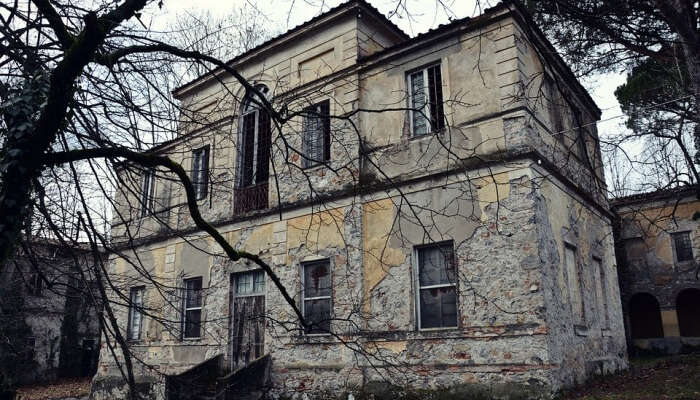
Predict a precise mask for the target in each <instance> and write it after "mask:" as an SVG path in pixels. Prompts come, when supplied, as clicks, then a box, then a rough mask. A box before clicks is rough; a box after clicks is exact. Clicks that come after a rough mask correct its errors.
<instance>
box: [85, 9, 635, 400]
mask: <svg viewBox="0 0 700 400" xmlns="http://www.w3.org/2000/svg"><path fill="white" fill-rule="evenodd" d="M228 65H229V66H230V68H233V69H234V70H235V71H237V72H238V73H240V74H241V76H243V77H245V78H246V79H247V80H248V82H250V83H251V85H252V87H254V88H255V90H248V91H247V90H246V89H245V88H244V87H243V86H242V85H241V84H240V82H238V81H237V80H236V79H235V77H233V76H231V74H230V73H229V72H228V71H226V70H225V69H222V68H219V69H216V70H215V71H213V72H212V73H211V74H207V75H205V76H201V77H200V78H198V79H196V80H194V81H193V82H190V83H188V84H186V85H184V86H183V87H180V88H179V89H177V90H176V91H175V92H174V95H175V97H176V98H177V99H178V100H179V101H180V104H181V108H182V116H181V121H180V125H179V126H180V128H179V132H178V137H177V138H176V139H175V140H172V141H169V142H166V143H163V144H161V145H159V146H157V147H155V148H154V149H152V150H151V154H158V155H165V156H168V157H170V158H171V159H173V160H175V161H176V162H179V163H181V165H182V166H183V167H184V168H185V169H186V170H189V171H191V179H192V182H193V186H194V195H195V197H196V202H197V205H198V207H199V210H200V211H201V213H202V215H203V217H204V219H205V220H207V221H209V222H210V223H211V224H212V225H213V226H215V227H216V228H217V229H218V231H219V232H221V233H222V234H223V235H224V237H225V238H226V239H227V241H228V242H229V243H230V244H231V245H232V246H233V247H234V248H236V249H241V250H245V251H247V252H249V253H251V254H254V255H257V256H259V257H260V258H261V259H262V260H263V261H264V262H265V263H267V264H268V265H269V266H270V267H271V268H272V270H273V272H274V274H275V276H276V277H278V278H279V280H280V282H281V285H282V286H283V287H284V288H285V289H286V291H287V292H288V293H289V294H290V296H291V297H292V298H293V300H294V303H295V304H296V306H298V308H299V310H300V312H301V313H302V314H303V316H304V320H305V322H306V323H307V325H306V326H302V325H301V324H300V321H299V318H298V317H297V316H296V314H295V313H294V311H293V308H292V307H291V306H290V305H289V304H288V302H286V301H285V299H284V298H283V296H282V295H281V293H280V290H279V288H278V287H277V286H276V285H275V284H274V281H273V280H271V278H270V276H268V275H267V274H265V273H263V272H262V270H260V269H259V267H258V266H257V265H256V264H255V263H253V262H247V261H243V260H239V261H235V262H234V261H231V260H230V259H229V258H227V257H226V256H225V255H224V253H223V252H222V250H221V249H220V248H219V246H218V245H217V244H216V243H215V242H214V241H213V240H212V238H211V237H210V236H208V235H206V234H204V233H203V232H201V231H200V230H198V229H197V228H196V227H195V225H194V223H193V221H192V218H191V214H190V212H189V209H188V204H187V198H186V193H185V190H184V189H183V186H182V184H181V183H180V182H178V181H177V179H174V176H173V175H172V174H170V173H168V172H166V171H164V170H161V169H156V170H144V169H142V168H139V167H137V166H134V165H130V164H125V165H124V166H123V168H122V170H121V171H119V172H120V179H121V180H122V182H121V183H122V186H121V187H120V191H119V193H118V194H117V198H116V202H117V204H118V206H117V210H116V212H115V216H116V218H115V220H114V221H113V228H112V229H113V231H112V234H113V237H114V238H115V240H116V241H119V240H121V241H122V243H123V251H122V254H123V255H124V257H115V258H114V259H113V260H112V265H111V268H112V270H111V271H110V272H111V274H112V275H113V276H119V277H120V278H121V280H120V282H122V283H123V284H124V287H125V288H126V290H125V293H126V295H125V296H130V299H131V307H122V308H121V310H120V313H119V314H118V317H119V318H120V321H122V322H123V328H124V332H123V333H124V336H125V337H126V338H128V340H130V341H131V349H132V352H133V353H134V356H135V357H136V358H137V359H138V362H136V363H135V373H136V376H137V381H138V382H141V383H143V384H144V385H145V386H147V387H150V389H148V390H151V391H152V392H151V394H150V395H151V396H156V397H160V396H165V389H164V382H165V381H166V380H167V379H166V377H168V376H176V375H178V374H182V373H186V372H187V371H188V370H190V369H191V368H193V367H196V366H198V365H201V363H203V362H205V361H207V360H210V359H212V358H213V357H217V356H220V357H219V360H221V359H223V360H225V364H226V365H225V368H224V371H223V372H222V374H225V373H227V372H228V371H235V370H237V369H239V368H241V367H242V366H245V365H247V364H248V363H250V362H251V361H252V360H255V359H259V358H260V357H262V356H264V355H268V354H269V355H270V357H269V360H270V365H271V371H270V380H271V387H270V388H269V390H270V392H269V393H270V394H275V395H301V394H304V393H308V394H310V395H313V394H316V395H318V394H321V393H325V394H331V395H333V396H341V395H343V394H344V393H348V392H361V391H368V390H372V389H373V388H374V389H376V388H377V387H378V386H387V385H394V387H401V388H407V389H409V390H419V389H420V390H442V389H446V388H453V390H464V391H466V392H468V391H470V390H480V391H486V392H487V393H490V395H492V396H507V395H508V393H511V394H512V395H513V396H516V395H520V396H523V395H524V394H525V393H528V396H533V397H539V396H541V397H547V396H549V395H551V393H553V392H555V391H557V390H559V389H562V388H564V387H567V386H571V385H573V384H575V383H577V382H582V381H583V380H585V379H586V378H587V377H589V376H591V375H592V374H596V373H607V372H610V371H615V370H618V369H621V368H626V366H627V359H626V343H625V334H624V327H623V318H622V309H621V305H620V299H619V290H618V285H617V268H616V261H615V254H614V248H613V237H612V225H611V220H612V216H611V213H610V211H609V207H608V204H607V200H606V197H605V183H604V179H603V173H602V166H601V157H600V149H599V145H598V137H597V132H596V129H595V122H596V121H597V120H598V119H599V118H600V110H599V109H598V108H597V107H596V105H595V103H594V102H593V100H592V99H591V97H590V96H589V95H588V94H587V92H586V91H585V89H584V88H583V87H582V86H581V85H580V84H579V83H578V82H577V80H576V79H575V77H574V75H573V74H572V72H571V71H570V70H569V69H568V68H567V66H566V65H565V63H564V62H563V61H562V59H561V58H560V57H559V56H558V55H557V54H556V51H555V50H554V48H553V47H552V46H551V44H549V43H548V42H547V40H546V39H545V37H544V35H543V34H542V32H541V31H539V29H538V28H537V27H536V26H535V25H534V23H533V22H532V20H531V19H530V17H529V16H528V15H527V14H526V12H525V11H524V10H523V9H521V8H520V7H519V6H517V5H516V4H511V3H510V2H504V3H502V4H500V5H498V6H496V7H493V8H490V9H488V10H486V11H485V12H484V14H482V15H480V16H478V17H475V18H466V19H460V20H456V21H454V22H452V23H450V24H447V25H442V26H440V27H438V28H436V29H433V30H431V31H429V32H426V33H424V34H420V35H418V36H416V37H412V38H411V37H408V36H407V35H406V34H405V33H403V32H402V31H401V30H400V29H399V28H397V27H396V26H395V25H394V24H393V23H392V22H391V21H389V20H388V19H387V18H386V17H384V16H383V15H381V14H380V13H379V12H378V11H377V10H376V9H375V8H373V7H372V6H371V5H369V4H368V3H366V2H364V1H362V0H351V1H348V2H347V3H344V4H342V5H340V6H338V7H335V8H333V9H331V10H329V11H327V12H325V13H323V14H321V15H319V16H317V17H314V18H313V19H311V20H309V21H308V22H306V23H304V24H302V25H300V26H298V27H296V28H294V29H292V30H290V31H288V32H286V33H284V34H283V35H281V36H278V37H276V38H274V39H272V40H269V41H267V42H265V43H263V44H261V45H259V46H258V47H256V48H254V49H252V50H250V51H248V52H246V53H245V54H242V55H240V56H238V57H236V58H235V59H233V60H231V61H230V62H229V63H228ZM261 96H265V99H266V100H267V101H269V103H270V104H271V105H272V106H273V107H274V109H273V110H271V109H269V108H268V107H267V106H266V103H267V102H264V101H262V100H261ZM145 276H147V277H148V279H146V278H145ZM149 384H150V386H149ZM123 395H124V381H123V379H122V375H121V374H120V372H119V371H118V368H117V367H116V364H115V362H114V360H113V358H112V356H111V354H110V352H109V350H108V349H107V347H106V346H105V345H103V348H102V354H101V358H100V366H99V370H98V376H97V377H96V378H95V381H94V384H93V396H95V398H100V397H104V398H107V397H110V398H114V397H119V396H123Z"/></svg>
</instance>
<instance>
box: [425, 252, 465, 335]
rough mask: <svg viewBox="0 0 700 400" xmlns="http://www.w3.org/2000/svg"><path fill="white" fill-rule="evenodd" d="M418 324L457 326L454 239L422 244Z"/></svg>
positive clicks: (439, 326) (436, 326)
mask: <svg viewBox="0 0 700 400" xmlns="http://www.w3.org/2000/svg"><path fill="white" fill-rule="evenodd" d="M415 254H416V258H417V265H416V269H417V271H416V272H417V276H418V279H417V281H418V282H417V286H418V295H417V297H418V299H417V302H416V303H417V305H418V328H419V329H429V328H449V327H456V326H457V272H456V271H457V269H456V264H455V257H454V247H453V244H452V242H446V243H439V244H432V245H427V246H419V247H417V248H416V250H415Z"/></svg>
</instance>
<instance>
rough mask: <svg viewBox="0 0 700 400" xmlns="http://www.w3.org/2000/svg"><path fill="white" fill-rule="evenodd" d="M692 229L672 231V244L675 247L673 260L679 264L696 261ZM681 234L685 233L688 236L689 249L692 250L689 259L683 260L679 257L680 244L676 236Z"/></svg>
mask: <svg viewBox="0 0 700 400" xmlns="http://www.w3.org/2000/svg"><path fill="white" fill-rule="evenodd" d="M690 233H691V231H689V230H688V231H678V232H672V233H671V235H670V236H671V244H672V247H673V261H674V262H675V263H677V264H684V263H692V262H693V261H695V254H694V253H693V238H691V237H690ZM681 235H685V236H687V238H688V245H689V246H688V250H689V251H690V258H688V259H687V260H681V259H680V258H679V257H678V245H677V244H676V238H677V237H680V236H681Z"/></svg>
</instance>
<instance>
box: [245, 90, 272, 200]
mask: <svg viewBox="0 0 700 400" xmlns="http://www.w3.org/2000/svg"><path fill="white" fill-rule="evenodd" d="M256 89H257V90H258V92H260V93H262V94H263V95H266V94H267V91H268V90H267V87H266V86H264V85H258V86H256ZM239 124H240V146H239V154H240V157H239V166H238V167H239V174H238V186H239V187H248V186H252V185H256V184H260V183H267V180H268V178H269V171H270V146H271V130H270V116H269V114H268V113H267V111H265V109H264V108H263V106H262V104H261V101H260V99H259V96H257V95H253V94H248V95H247V96H246V98H245V100H244V101H243V105H242V108H241V120H240V123H239Z"/></svg>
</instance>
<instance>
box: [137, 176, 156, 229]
mask: <svg viewBox="0 0 700 400" xmlns="http://www.w3.org/2000/svg"><path fill="white" fill-rule="evenodd" d="M155 186H156V171H155V169H154V168H149V169H145V170H144V172H143V179H142V182H141V212H140V213H139V214H140V217H141V218H144V217H148V216H149V215H151V214H153V211H154V204H155Z"/></svg>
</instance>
